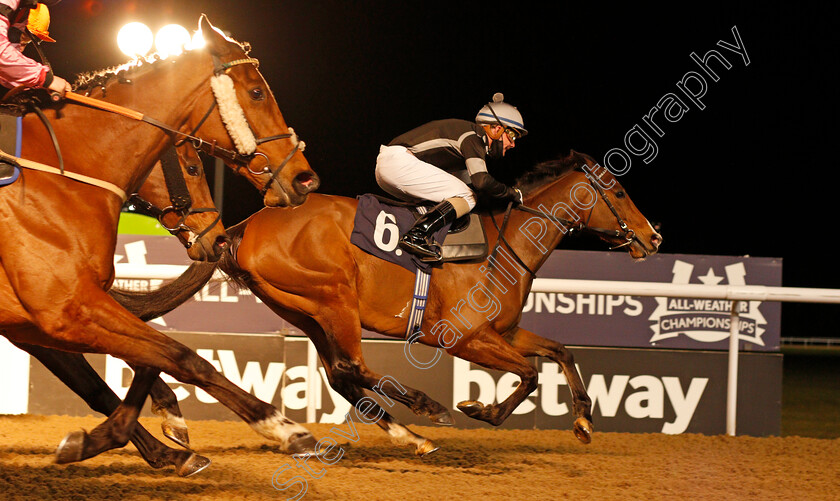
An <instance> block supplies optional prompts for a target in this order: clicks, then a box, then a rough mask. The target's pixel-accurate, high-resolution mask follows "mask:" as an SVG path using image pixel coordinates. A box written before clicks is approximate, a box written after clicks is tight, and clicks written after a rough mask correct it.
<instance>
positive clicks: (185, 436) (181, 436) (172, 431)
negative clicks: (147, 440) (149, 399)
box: [160, 421, 190, 449]
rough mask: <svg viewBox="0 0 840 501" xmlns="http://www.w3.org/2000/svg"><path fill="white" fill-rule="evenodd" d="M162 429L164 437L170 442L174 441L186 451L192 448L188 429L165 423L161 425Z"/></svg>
mask: <svg viewBox="0 0 840 501" xmlns="http://www.w3.org/2000/svg"><path fill="white" fill-rule="evenodd" d="M160 429H161V431H163V436H165V437H166V438H168V439H169V440H172V441H173V442H175V443H176V444H178V445H180V446H181V447H183V448H184V449H189V448H190V434H189V432H188V431H187V429H186V428H181V427H175V426H172V424H170V423H168V422H166V421H164V422H163V423H161V424H160Z"/></svg>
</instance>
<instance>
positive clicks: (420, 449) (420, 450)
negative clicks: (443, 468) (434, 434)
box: [414, 439, 440, 457]
mask: <svg viewBox="0 0 840 501" xmlns="http://www.w3.org/2000/svg"><path fill="white" fill-rule="evenodd" d="M438 449H440V447H438V446H437V445H435V444H434V443H432V441H431V440H429V439H426V440H425V441H424V442H423V443H422V444H420V445H419V446H417V449H416V450H415V451H414V453H415V454H417V455H418V456H420V457H423V456H428V455H429V454H431V453H433V452H435V451H436V450H438Z"/></svg>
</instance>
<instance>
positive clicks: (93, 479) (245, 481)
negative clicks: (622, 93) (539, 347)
mask: <svg viewBox="0 0 840 501" xmlns="http://www.w3.org/2000/svg"><path fill="white" fill-rule="evenodd" d="M100 419H101V418H98V417H86V418H76V417H62V416H46V417H45V416H0V499H3V500H10V499H79V500H100V499H103V500H104V499H132V500H133V499H180V500H193V499H195V500H198V499H201V500H206V499H225V500H233V499H287V498H290V497H294V496H295V494H297V493H299V492H300V491H301V486H302V485H303V483H302V481H297V482H291V483H289V482H287V481H288V480H290V479H292V478H293V477H295V476H299V477H300V478H301V479H306V488H307V492H306V494H305V495H304V496H303V498H302V499H342V500H365V501H370V500H390V499H394V500H403V499H410V500H412V501H420V500H440V499H454V500H459V501H465V500H470V499H482V500H496V499H499V500H501V499H504V500H509V499H598V500H610V499H615V500H626V499H640V500H656V499H668V500H674V499H692V500H698V499H710V500H711V499H714V500H721V499H733V500H734V499H738V500H741V499H761V500H768V499H791V498H793V499H808V500H820V499H825V500H828V499H838V496H840V439H811V438H800V437H785V438H779V437H771V438H753V437H736V438H732V437H726V436H703V435H691V434H685V435H677V436H668V435H660V434H629V433H598V432H597V430H596V433H595V434H594V435H593V441H592V444H591V445H589V446H584V445H581V444H579V443H578V442H577V440H576V439H575V438H574V436H573V435H572V433H571V431H547V430H524V431H518V430H517V431H506V430H459V429H453V428H434V427H420V426H418V427H415V431H417V432H418V433H420V434H423V435H425V436H427V437H429V438H431V439H432V440H434V441H435V442H436V444H437V445H439V446H440V447H441V449H440V450H439V451H438V452H436V453H434V454H432V455H430V456H428V457H425V458H417V457H414V455H413V454H412V453H411V452H410V451H409V450H407V449H398V448H396V447H394V446H392V445H391V444H390V442H389V441H388V439H387V437H386V436H385V434H384V433H382V432H381V431H380V430H379V429H378V428H376V427H373V426H365V425H357V431H358V434H359V438H358V440H357V441H356V442H350V441H348V440H347V439H344V438H341V437H340V436H338V435H336V434H335V433H331V429H332V428H333V425H310V426H309V427H310V429H312V431H313V432H314V433H315V434H316V436H318V437H325V436H328V435H329V436H333V437H337V442H338V444H339V446H341V448H342V449H343V451H344V453H343V456H341V457H340V459H338V460H335V461H334V463H333V464H331V465H325V464H323V463H322V462H319V461H317V460H312V459H310V463H308V465H309V466H310V471H309V472H307V471H305V469H304V468H298V467H296V466H295V462H294V460H293V459H291V458H290V457H289V456H286V455H284V454H278V453H277V452H276V449H275V448H274V447H273V446H271V445H267V444H266V443H265V441H264V440H262V439H261V438H260V437H258V436H257V435H256V434H255V433H254V432H253V431H251V429H250V428H249V427H248V426H247V425H245V424H244V423H239V422H216V421H192V422H190V423H189V424H190V426H191V428H190V434H191V439H192V444H193V447H195V449H196V451H197V452H199V453H200V454H202V455H206V456H208V457H210V458H211V459H212V460H213V464H212V465H210V467H209V468H208V469H206V470H204V471H203V472H201V473H199V474H198V475H196V476H194V477H190V478H178V477H177V476H176V475H175V474H174V472H173V471H172V468H167V469H163V470H152V469H151V468H149V467H148V466H147V465H146V464H145V463H144V462H143V461H142V459H140V456H139V455H138V454H137V453H136V450H135V449H134V447H133V446H131V445H129V446H128V447H126V448H125V449H121V450H116V451H111V452H107V453H105V454H102V455H100V456H99V457H97V458H94V459H92V460H88V461H85V462H83V463H79V464H74V465H67V466H60V465H56V464H54V463H53V451H54V450H55V447H56V445H57V444H58V443H59V442H60V441H61V439H62V437H63V436H64V435H65V434H66V433H67V432H69V431H71V430H73V429H77V428H85V429H88V430H90V429H91V428H93V427H94V426H95V425H96V424H97V423H99V422H100ZM141 422H142V423H143V424H144V425H145V426H146V427H147V428H148V429H149V430H150V431H152V433H154V434H155V435H157V436H160V433H159V430H160V429H159V425H158V421H157V420H155V419H141ZM338 452H339V449H338V448H334V449H333V450H332V451H331V453H330V454H329V456H328V457H330V458H332V459H334V458H336V457H337V456H336V454H337V453H338ZM285 465H291V467H290V468H287V469H284V470H283V471H281V473H278V474H277V475H275V472H277V471H278V470H280V469H281V468H283V467H284V466H285ZM313 475H320V477H319V478H313ZM273 476H274V480H275V482H276V483H277V484H283V483H284V482H285V483H287V485H289V486H290V487H289V488H288V489H287V490H286V491H280V490H277V489H275V487H274V486H273V484H272V477H273Z"/></svg>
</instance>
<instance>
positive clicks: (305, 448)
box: [286, 433, 318, 456]
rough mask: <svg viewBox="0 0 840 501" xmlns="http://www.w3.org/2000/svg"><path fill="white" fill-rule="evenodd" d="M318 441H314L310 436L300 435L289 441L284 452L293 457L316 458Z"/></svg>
mask: <svg viewBox="0 0 840 501" xmlns="http://www.w3.org/2000/svg"><path fill="white" fill-rule="evenodd" d="M317 444H318V441H317V440H315V437H313V436H312V435H311V434H309V433H306V434H303V433H300V434H298V435H295V436H293V437H292V438H291V439H290V440H289V446H288V447H287V448H286V451H287V452H288V453H289V454H292V455H295V456H303V455H310V456H317V455H318V454H317V453H316V449H317Z"/></svg>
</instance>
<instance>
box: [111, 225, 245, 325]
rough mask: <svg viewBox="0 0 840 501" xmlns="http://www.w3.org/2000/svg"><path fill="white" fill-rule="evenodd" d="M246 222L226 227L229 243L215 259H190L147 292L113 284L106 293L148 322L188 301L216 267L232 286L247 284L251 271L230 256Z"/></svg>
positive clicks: (237, 244)
mask: <svg viewBox="0 0 840 501" xmlns="http://www.w3.org/2000/svg"><path fill="white" fill-rule="evenodd" d="M247 224H248V220H245V221H242V222H241V223H239V224H237V225H235V226H232V227H230V228H228V229H227V234H228V237H229V238H230V242H231V243H230V245H229V246H228V248H227V250H225V252H224V253H223V254H222V257H221V259H219V261H218V262H216V263H207V262H195V263H192V264H191V265H190V266H189V267H188V268H187V271H185V272H184V273H183V274H182V275H181V276H180V277H178V278H176V279H175V280H173V281H171V282H169V283H166V284H164V285H162V286H161V287H159V288H158V289H155V290H153V291H151V292H132V291H127V290H122V289H118V288H116V287H115V288H112V289H111V290H110V291H108V294H110V295H111V297H113V298H114V299H115V300H116V301H117V302H118V303H120V304H121V305H122V306H123V307H124V308H125V309H127V310H128V311H130V312H131V313H133V314H134V315H136V316H137V317H139V318H140V319H141V320H143V321H144V322H148V321H149V320H152V319H155V318H158V317H160V316H162V315H166V314H167V313H169V312H170V311H172V310H174V309H175V308H177V307H178V306H181V305H182V304H184V303H186V302H187V301H189V299H190V298H191V297H193V296H194V295H195V294H196V293H197V292H198V291H200V290H201V288H202V287H204V285H205V284H207V282H209V281H210V279H211V278H213V274H214V273H215V272H216V269H221V270H222V271H224V272H225V274H226V275H227V276H228V279H229V280H230V281H232V282H234V284H235V285H236V286H238V287H242V288H248V286H249V285H250V283H251V274H250V273H248V272H247V271H245V270H243V269H242V268H240V267H239V264H238V263H237V262H236V258H235V257H234V255H235V253H236V248H237V247H238V246H239V243H240V242H241V241H242V235H243V234H244V233H245V227H246V226H247Z"/></svg>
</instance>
